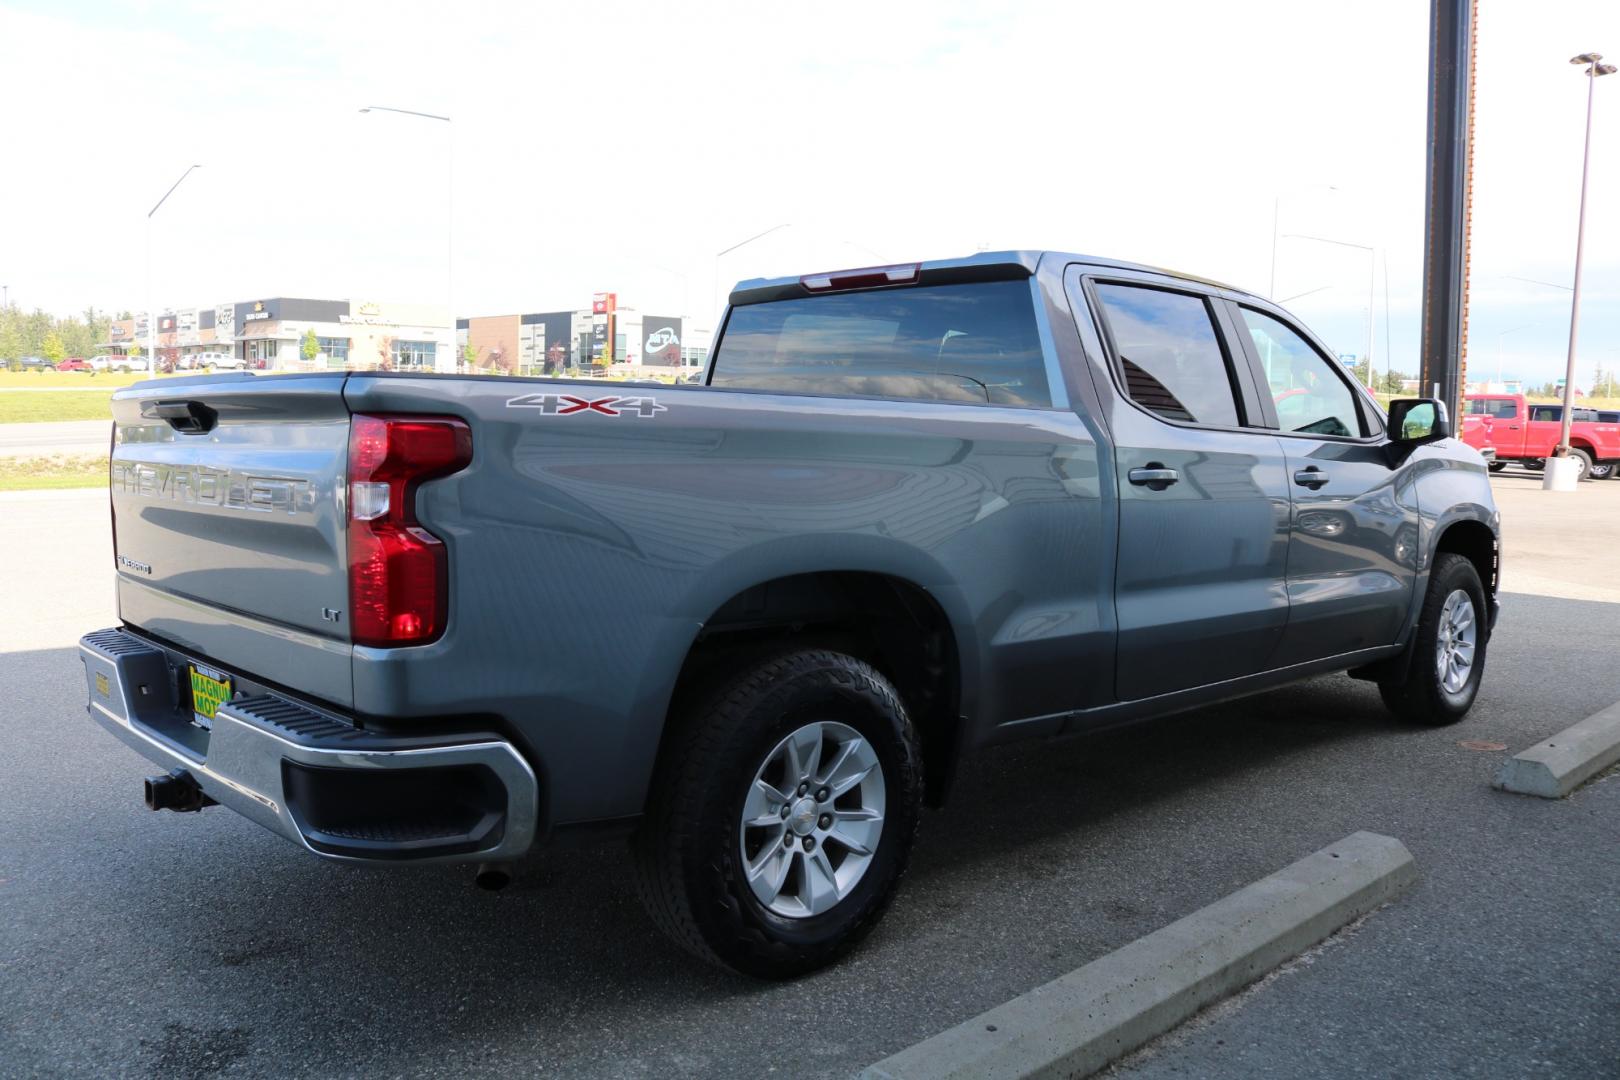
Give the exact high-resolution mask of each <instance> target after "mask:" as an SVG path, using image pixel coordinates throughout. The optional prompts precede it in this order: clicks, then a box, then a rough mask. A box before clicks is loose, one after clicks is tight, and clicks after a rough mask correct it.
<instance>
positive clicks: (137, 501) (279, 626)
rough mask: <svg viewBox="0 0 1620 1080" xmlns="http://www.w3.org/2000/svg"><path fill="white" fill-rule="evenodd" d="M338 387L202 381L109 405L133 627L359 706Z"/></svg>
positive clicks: (125, 602)
mask: <svg viewBox="0 0 1620 1080" xmlns="http://www.w3.org/2000/svg"><path fill="white" fill-rule="evenodd" d="M343 381H344V380H343V376H341V375H337V376H331V375H314V376H280V377H277V378H273V379H269V378H258V377H255V376H251V375H229V376H198V377H194V378H186V379H168V380H164V381H163V382H161V383H145V384H140V385H138V386H135V387H132V388H130V389H128V390H123V391H120V392H119V393H117V394H116V395H114V397H113V403H112V404H113V419H114V423H115V444H114V448H113V454H112V463H111V484H112V508H113V533H114V543H115V547H116V550H115V562H116V565H117V573H118V606H119V615H120V617H121V618H122V619H123V620H124V621H125V622H126V623H129V624H131V625H133V626H135V627H137V628H139V629H142V630H146V631H148V632H149V633H152V634H155V635H158V636H159V637H162V638H165V639H167V640H169V641H171V642H173V643H174V644H176V645H178V646H180V647H181V648H183V649H187V650H190V651H192V652H194V653H196V654H197V655H198V656H199V657H203V658H207V659H209V660H212V661H214V662H216V663H218V664H221V665H225V666H228V667H235V668H238V669H240V670H242V671H244V672H248V673H251V674H254V675H256V676H258V677H259V678H261V679H264V680H267V681H270V682H278V683H283V684H287V685H291V686H295V687H297V688H298V689H300V690H302V691H304V692H306V693H310V694H313V695H315V696H317V697H321V698H324V699H326V700H329V701H332V702H335V703H338V704H342V705H347V704H349V703H350V699H351V696H352V687H351V677H350V668H349V665H350V646H349V642H348V627H347V622H346V609H347V608H348V606H349V604H348V582H347V554H346V550H345V542H346V538H345V532H344V497H343V496H344V480H345V475H346V472H347V457H348V440H349V412H348V409H347V407H346V406H345V405H344V401H343V393H342V389H343Z"/></svg>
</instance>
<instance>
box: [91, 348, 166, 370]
mask: <svg viewBox="0 0 1620 1080" xmlns="http://www.w3.org/2000/svg"><path fill="white" fill-rule="evenodd" d="M90 366H91V367H93V368H95V369H96V370H97V371H117V372H125V373H127V372H131V371H137V372H139V371H151V370H152V365H151V362H150V361H148V360H147V358H146V357H144V356H125V355H123V354H122V353H103V354H101V355H100V356H92V357H91V358H90Z"/></svg>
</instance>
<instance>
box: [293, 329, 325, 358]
mask: <svg viewBox="0 0 1620 1080" xmlns="http://www.w3.org/2000/svg"><path fill="white" fill-rule="evenodd" d="M320 352H321V343H320V342H319V341H317V340H316V339H315V328H314V327H313V326H312V327H310V328H309V329H308V330H305V331H304V340H303V341H302V342H301V343H300V344H299V346H298V355H299V356H302V357H303V358H304V359H305V360H313V359H315V357H317V356H319V355H320Z"/></svg>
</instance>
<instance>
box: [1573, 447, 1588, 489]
mask: <svg viewBox="0 0 1620 1080" xmlns="http://www.w3.org/2000/svg"><path fill="white" fill-rule="evenodd" d="M1569 459H1570V460H1571V461H1573V462H1574V463H1575V479H1576V481H1577V482H1578V481H1581V480H1585V479H1586V478H1587V477H1589V476H1591V475H1592V455H1591V454H1588V453H1587V452H1586V451H1585V450H1581V449H1577V448H1576V447H1573V446H1572V447H1570V448H1569Z"/></svg>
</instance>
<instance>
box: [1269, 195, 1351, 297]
mask: <svg viewBox="0 0 1620 1080" xmlns="http://www.w3.org/2000/svg"><path fill="white" fill-rule="evenodd" d="M1317 188H1322V189H1323V190H1326V191H1335V192H1336V191H1338V190H1339V189H1338V188H1336V187H1334V186H1333V185H1332V184H1312V185H1311V186H1309V187H1303V188H1295V189H1294V190H1293V191H1290V192H1289V193H1288V194H1290V195H1298V194H1301V193H1303V192H1306V191H1314V190H1316V189H1317ZM1282 200H1283V193H1282V192H1280V191H1279V192H1278V193H1277V194H1275V195H1273V196H1272V197H1271V287H1270V288H1268V289H1267V290H1266V299H1267V300H1270V301H1271V302H1272V303H1277V221H1278V218H1279V217H1280V216H1281V214H1282Z"/></svg>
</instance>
